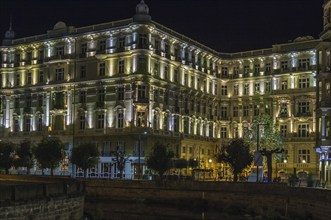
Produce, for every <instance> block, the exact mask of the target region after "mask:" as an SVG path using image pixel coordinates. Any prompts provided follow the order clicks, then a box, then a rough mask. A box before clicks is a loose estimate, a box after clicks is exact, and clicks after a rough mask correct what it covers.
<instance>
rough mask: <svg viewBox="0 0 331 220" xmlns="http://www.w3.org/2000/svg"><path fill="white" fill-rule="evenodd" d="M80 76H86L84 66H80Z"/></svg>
mask: <svg viewBox="0 0 331 220" xmlns="http://www.w3.org/2000/svg"><path fill="white" fill-rule="evenodd" d="M80 78H81V79H83V78H86V66H85V65H84V66H80Z"/></svg>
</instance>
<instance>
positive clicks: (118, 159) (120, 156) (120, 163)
mask: <svg viewBox="0 0 331 220" xmlns="http://www.w3.org/2000/svg"><path fill="white" fill-rule="evenodd" d="M128 159H129V157H128V156H125V151H123V150H122V149H121V148H120V147H117V149H116V151H115V158H114V159H113V160H114V162H115V165H116V167H117V169H118V170H119V171H120V179H122V178H123V171H124V168H125V164H126V161H127V160H128ZM139 174H140V167H139Z"/></svg>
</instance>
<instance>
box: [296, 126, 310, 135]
mask: <svg viewBox="0 0 331 220" xmlns="http://www.w3.org/2000/svg"><path fill="white" fill-rule="evenodd" d="M298 130H299V137H308V136H309V124H299V126H298Z"/></svg>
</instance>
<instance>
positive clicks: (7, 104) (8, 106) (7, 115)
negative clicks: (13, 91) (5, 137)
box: [5, 96, 10, 128]
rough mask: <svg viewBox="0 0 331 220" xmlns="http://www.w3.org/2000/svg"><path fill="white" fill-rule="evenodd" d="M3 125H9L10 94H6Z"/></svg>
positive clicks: (7, 126)
mask: <svg viewBox="0 0 331 220" xmlns="http://www.w3.org/2000/svg"><path fill="white" fill-rule="evenodd" d="M5 117H6V118H5V123H6V124H5V127H6V128H9V127H10V96H6V116H5Z"/></svg>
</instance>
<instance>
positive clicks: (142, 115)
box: [137, 111, 146, 127]
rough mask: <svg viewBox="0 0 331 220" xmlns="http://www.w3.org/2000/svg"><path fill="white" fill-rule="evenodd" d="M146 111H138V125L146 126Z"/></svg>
mask: <svg viewBox="0 0 331 220" xmlns="http://www.w3.org/2000/svg"><path fill="white" fill-rule="evenodd" d="M145 126H146V124H145V112H142V111H139V112H137V127H145Z"/></svg>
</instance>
